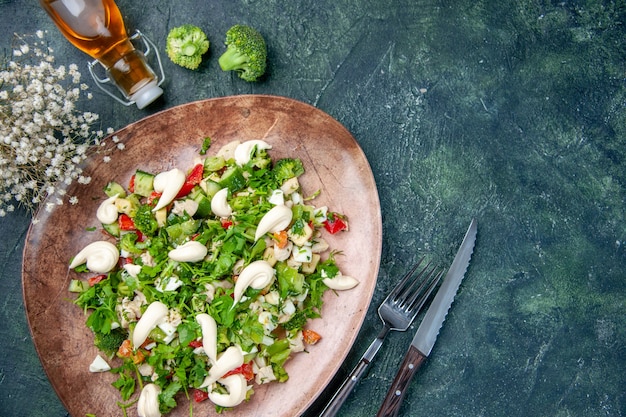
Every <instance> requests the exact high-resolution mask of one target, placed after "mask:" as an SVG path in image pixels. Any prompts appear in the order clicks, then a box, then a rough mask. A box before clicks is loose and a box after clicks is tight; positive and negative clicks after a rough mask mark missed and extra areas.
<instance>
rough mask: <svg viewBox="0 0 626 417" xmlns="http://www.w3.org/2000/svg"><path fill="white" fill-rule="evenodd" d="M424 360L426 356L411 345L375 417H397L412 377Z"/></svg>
mask: <svg viewBox="0 0 626 417" xmlns="http://www.w3.org/2000/svg"><path fill="white" fill-rule="evenodd" d="M425 360H426V355H424V354H423V353H422V352H420V351H419V350H417V348H416V347H415V346H413V345H411V346H410V347H409V350H408V351H407V353H406V355H405V356H404V360H403V361H402V365H400V369H399V370H398V373H397V374H396V377H395V379H394V380H393V382H392V383H391V387H389V391H387V396H386V397H385V399H384V401H383V403H382V405H381V406H380V409H379V410H378V414H376V417H395V416H397V415H398V412H399V411H400V406H401V405H402V400H403V399H404V394H406V390H407V388H408V387H409V384H410V383H411V380H412V379H413V375H415V372H416V371H417V370H418V369H419V368H420V366H422V363H424V361H425Z"/></svg>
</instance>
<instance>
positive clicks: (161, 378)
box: [70, 138, 358, 417]
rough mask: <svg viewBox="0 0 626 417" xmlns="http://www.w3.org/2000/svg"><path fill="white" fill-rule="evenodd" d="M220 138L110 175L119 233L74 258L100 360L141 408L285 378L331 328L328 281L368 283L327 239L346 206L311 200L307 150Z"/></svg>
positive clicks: (109, 201)
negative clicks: (291, 364)
mask: <svg viewBox="0 0 626 417" xmlns="http://www.w3.org/2000/svg"><path fill="white" fill-rule="evenodd" d="M209 147H210V139H208V138H207V139H205V143H204V144H203V150H202V151H201V155H199V158H198V162H197V163H195V164H194V165H193V166H192V167H191V168H189V169H187V170H186V171H182V170H180V169H177V168H175V169H172V170H170V171H165V172H160V173H150V172H145V171H143V170H141V169H137V171H136V173H135V174H134V175H133V177H132V178H131V179H130V182H129V185H128V186H122V185H121V184H120V183H118V182H115V181H112V182H110V183H109V184H108V185H107V186H106V188H105V190H104V192H105V193H106V195H107V198H106V199H105V200H104V201H103V202H102V203H101V204H100V206H99V208H98V211H97V213H96V216H97V218H98V220H99V221H100V222H101V223H102V225H103V228H104V229H105V230H106V231H107V232H108V234H110V235H111V237H112V238H107V239H105V240H101V241H96V242H92V243H90V244H89V245H87V246H86V247H85V248H84V249H83V250H81V251H80V252H79V253H78V254H76V256H75V257H74V258H73V259H72V261H71V263H70V268H72V269H74V270H75V271H76V272H79V273H81V276H79V277H77V278H76V279H73V280H72V281H71V284H70V291H72V292H76V293H78V295H77V298H76V300H75V303H76V304H77V305H78V306H80V307H81V308H82V309H84V311H85V312H86V314H87V316H88V318H87V321H86V324H87V326H88V327H89V328H90V329H91V330H92V331H93V333H94V343H95V345H96V346H97V347H98V348H99V350H100V351H101V352H102V354H103V355H98V356H97V357H96V358H95V359H94V361H93V363H92V364H91V366H90V370H91V371H92V372H106V371H110V372H113V373H115V374H116V375H117V377H118V378H117V380H116V381H115V382H114V384H113V385H114V386H115V387H116V388H117V389H118V390H119V391H120V394H121V398H122V400H123V402H120V403H119V404H120V406H121V407H122V408H128V407H135V406H136V407H137V412H138V414H139V415H140V416H142V417H153V416H161V415H162V414H165V413H168V412H169V411H171V410H172V409H173V408H175V407H176V406H177V402H180V401H181V399H182V398H184V397H186V398H190V399H193V401H195V402H200V401H205V400H208V401H211V402H212V403H214V404H215V407H216V409H217V411H221V410H223V409H228V408H231V407H236V406H237V405H239V404H241V403H242V402H244V401H246V400H249V399H250V398H251V396H252V395H253V393H254V387H255V385H260V384H266V383H270V382H272V381H277V382H285V381H287V379H288V374H287V372H286V370H285V368H284V365H285V363H286V361H287V360H288V359H289V358H290V356H291V355H292V354H295V353H297V352H303V351H305V350H306V349H307V348H308V347H309V346H310V345H312V344H315V343H316V342H317V341H318V340H319V339H320V338H321V337H322V336H323V335H320V334H318V333H316V332H315V330H314V329H311V328H309V327H308V326H307V323H308V321H309V319H312V318H316V317H320V313H321V308H322V296H323V294H324V292H325V291H326V290H328V289H331V290H347V289H350V288H353V287H354V286H355V285H357V284H358V281H357V280H356V279H354V278H352V277H350V276H347V275H343V274H342V273H341V271H340V270H339V268H338V266H337V264H336V262H335V255H336V254H337V253H338V252H337V251H336V250H333V249H331V248H329V245H328V243H327V242H326V240H325V239H324V235H325V234H329V233H339V232H342V231H345V230H347V229H348V223H347V219H346V218H345V217H344V216H343V215H341V214H340V213H336V212H332V211H331V210H329V208H327V207H316V206H314V205H313V204H311V200H313V199H314V198H315V196H316V194H313V195H312V196H310V197H307V196H305V195H304V194H303V191H302V190H301V188H300V184H299V180H298V177H299V176H301V175H302V174H303V173H304V167H303V164H302V162H301V161H300V160H299V159H295V158H284V159H279V160H276V161H273V160H272V159H271V157H270V155H269V152H270V151H271V145H270V144H269V143H267V142H265V141H262V140H252V141H247V142H242V143H240V142H238V141H235V142H231V143H229V144H227V145H225V146H224V147H222V148H221V149H220V150H219V151H218V152H217V153H216V154H215V155H211V156H208V155H207V152H206V151H207V150H208V148H209ZM113 238H114V239H113ZM115 357H118V358H121V361H120V360H115V361H113V360H112V359H114V358H115ZM110 363H115V364H116V366H114V367H111V366H112V365H111V364H110ZM120 363H121V365H119V364H120ZM137 394H138V395H137Z"/></svg>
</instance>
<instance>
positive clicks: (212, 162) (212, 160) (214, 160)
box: [204, 156, 226, 172]
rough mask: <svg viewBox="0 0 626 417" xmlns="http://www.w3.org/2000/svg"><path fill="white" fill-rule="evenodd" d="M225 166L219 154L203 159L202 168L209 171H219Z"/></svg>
mask: <svg viewBox="0 0 626 417" xmlns="http://www.w3.org/2000/svg"><path fill="white" fill-rule="evenodd" d="M225 166H226V161H225V160H224V158H223V157H221V156H210V157H208V158H207V159H205V160H204V169H206V170H207V171H210V172H215V171H219V170H220V169H222V168H224V167H225Z"/></svg>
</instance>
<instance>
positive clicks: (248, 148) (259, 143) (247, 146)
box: [235, 139, 272, 166]
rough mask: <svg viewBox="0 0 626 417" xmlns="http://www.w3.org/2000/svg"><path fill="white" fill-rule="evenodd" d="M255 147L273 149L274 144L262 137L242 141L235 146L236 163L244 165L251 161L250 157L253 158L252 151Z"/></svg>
mask: <svg viewBox="0 0 626 417" xmlns="http://www.w3.org/2000/svg"><path fill="white" fill-rule="evenodd" d="M255 149H257V150H261V149H272V145H270V144H269V143H267V142H265V141H264V140H260V139H253V140H248V141H246V142H243V143H240V144H239V145H237V147H236V148H235V163H236V164H237V165H239V166H243V165H245V164H247V163H248V162H250V158H252V153H253V152H254V150H255Z"/></svg>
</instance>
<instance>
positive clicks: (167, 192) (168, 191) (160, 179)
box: [152, 168, 187, 211]
mask: <svg viewBox="0 0 626 417" xmlns="http://www.w3.org/2000/svg"><path fill="white" fill-rule="evenodd" d="M186 179H187V176H186V175H185V173H184V172H183V171H181V170H180V169H178V168H174V169H171V170H169V171H165V172H161V173H159V174H157V175H156V176H155V177H154V191H156V192H159V193H161V197H159V202H158V203H157V205H156V207H155V208H153V209H152V211H158V210H160V209H162V208H163V207H165V206H167V205H168V204H169V203H171V202H172V201H173V200H174V199H175V198H176V194H178V192H179V191H180V189H181V188H183V184H185V180H186Z"/></svg>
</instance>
